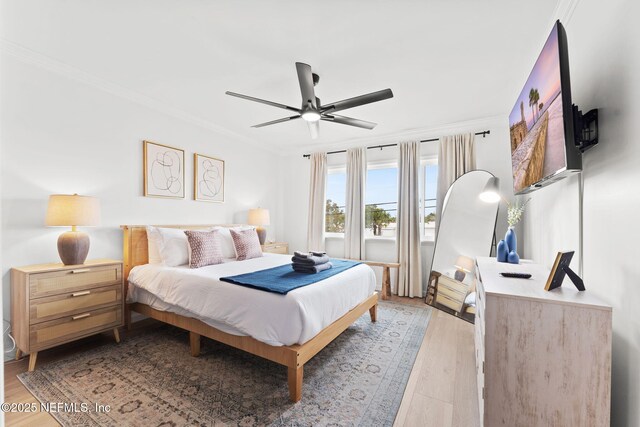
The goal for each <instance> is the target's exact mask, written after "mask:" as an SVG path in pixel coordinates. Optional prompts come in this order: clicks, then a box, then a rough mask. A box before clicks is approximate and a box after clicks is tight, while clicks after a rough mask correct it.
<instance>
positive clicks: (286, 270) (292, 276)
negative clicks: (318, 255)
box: [220, 259, 360, 295]
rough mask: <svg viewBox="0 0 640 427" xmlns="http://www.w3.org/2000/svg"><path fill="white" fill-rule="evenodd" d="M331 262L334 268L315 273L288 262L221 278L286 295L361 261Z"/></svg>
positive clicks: (225, 280)
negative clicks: (297, 267) (294, 269)
mask: <svg viewBox="0 0 640 427" xmlns="http://www.w3.org/2000/svg"><path fill="white" fill-rule="evenodd" d="M331 264H333V268H330V269H328V270H324V271H321V272H319V273H315V274H308V273H298V272H296V271H293V269H292V268H291V264H286V265H281V266H279V267H274V268H268V269H266V270H260V271H253V272H251V273H245V274H238V275H237V276H229V277H221V278H220V280H221V281H223V282H228V283H233V284H236V285H240V286H246V287H248V288H253V289H259V290H261V291H267V292H275V293H278V294H282V295H285V294H287V292H289V291H292V290H294V289H298V288H301V287H303V286H307V285H311V284H312V283H316V282H319V281H321V280H324V279H326V278H328V277H331V276H335V275H336V274H339V273H342V272H343V271H345V270H348V269H350V268H351V267H355V266H356V265H358V264H360V262H356V261H345V260H341V259H332V260H331Z"/></svg>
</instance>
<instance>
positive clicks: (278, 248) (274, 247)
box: [261, 242, 289, 254]
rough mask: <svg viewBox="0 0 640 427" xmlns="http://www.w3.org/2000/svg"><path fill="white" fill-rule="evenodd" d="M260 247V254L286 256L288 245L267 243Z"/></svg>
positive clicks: (284, 243)
mask: <svg viewBox="0 0 640 427" xmlns="http://www.w3.org/2000/svg"><path fill="white" fill-rule="evenodd" d="M261 247H262V252H267V253H270V254H288V253H289V244H288V243H286V242H271V243H269V242H267V243H265V244H264V245H262V246H261Z"/></svg>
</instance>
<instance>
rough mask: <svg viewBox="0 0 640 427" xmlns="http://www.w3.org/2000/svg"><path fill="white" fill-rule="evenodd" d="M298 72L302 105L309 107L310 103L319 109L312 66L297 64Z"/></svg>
mask: <svg viewBox="0 0 640 427" xmlns="http://www.w3.org/2000/svg"><path fill="white" fill-rule="evenodd" d="M296 71H297V72H298V82H300V93H301V94H302V105H304V106H307V105H309V103H311V105H313V108H317V105H316V95H315V92H314V90H313V73H312V72H311V66H310V65H307V64H303V63H302V62H296Z"/></svg>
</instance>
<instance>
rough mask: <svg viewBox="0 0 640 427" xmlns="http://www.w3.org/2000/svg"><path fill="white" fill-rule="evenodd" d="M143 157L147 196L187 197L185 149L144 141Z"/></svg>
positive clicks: (144, 187)
mask: <svg viewBox="0 0 640 427" xmlns="http://www.w3.org/2000/svg"><path fill="white" fill-rule="evenodd" d="M142 159H143V161H142V168H143V169H142V170H143V193H144V196H145V197H160V198H168V199H184V198H185V194H186V193H185V188H184V187H185V171H184V150H182V149H180V148H176V147H171V146H169V145H164V144H158V143H157V142H152V141H142Z"/></svg>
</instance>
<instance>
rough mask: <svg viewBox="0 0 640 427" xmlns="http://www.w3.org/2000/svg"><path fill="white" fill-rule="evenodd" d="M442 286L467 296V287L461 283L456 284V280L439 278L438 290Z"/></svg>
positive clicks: (444, 277) (445, 277)
mask: <svg viewBox="0 0 640 427" xmlns="http://www.w3.org/2000/svg"><path fill="white" fill-rule="evenodd" d="M442 285H444V286H446V287H448V288H450V289H452V290H454V291H458V292H460V293H463V294H465V295H466V294H467V290H468V289H469V285H467V284H465V283H462V282H458V281H457V280H454V279H450V278H449V277H447V276H440V279H439V280H438V288H440V286H442Z"/></svg>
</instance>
